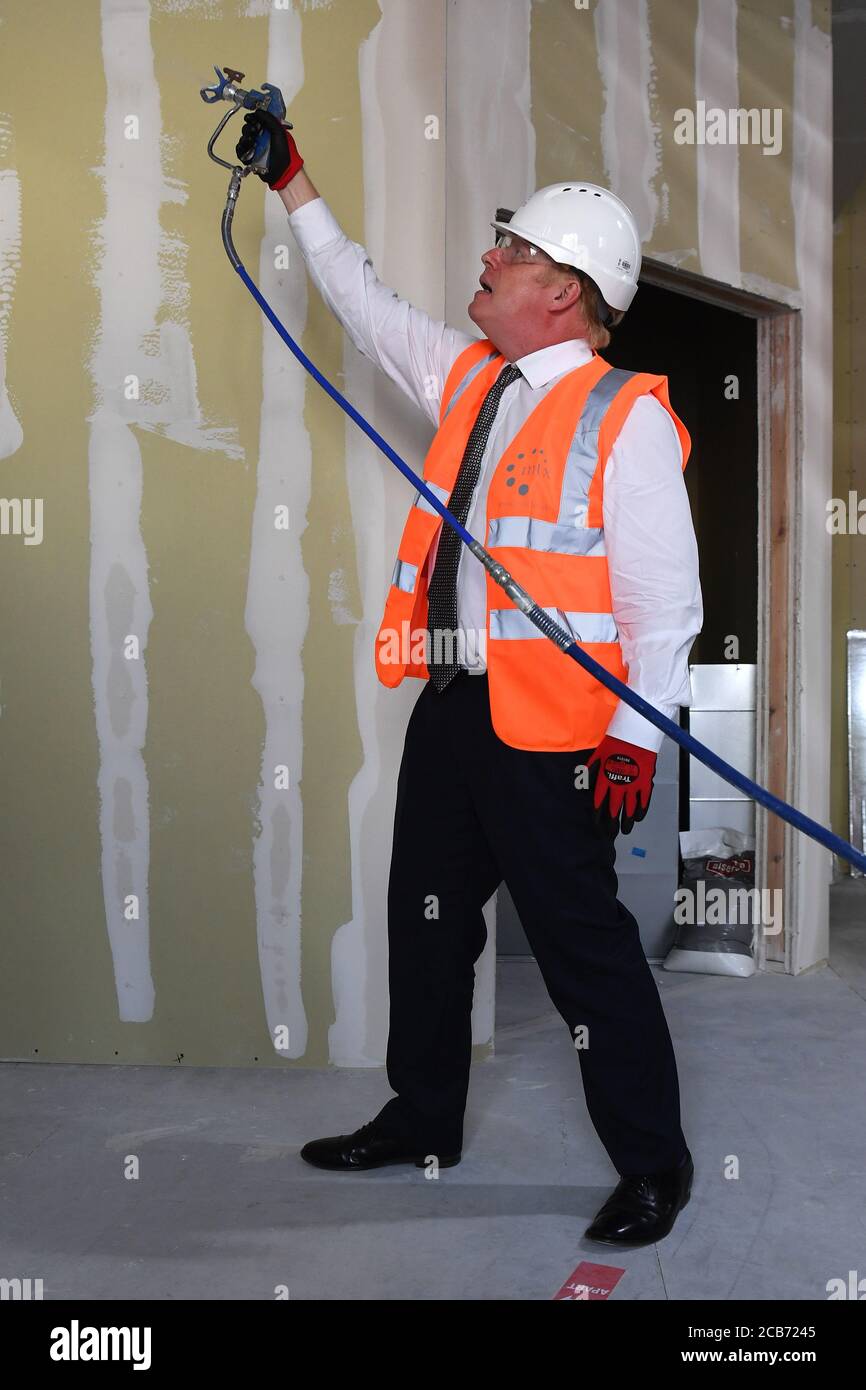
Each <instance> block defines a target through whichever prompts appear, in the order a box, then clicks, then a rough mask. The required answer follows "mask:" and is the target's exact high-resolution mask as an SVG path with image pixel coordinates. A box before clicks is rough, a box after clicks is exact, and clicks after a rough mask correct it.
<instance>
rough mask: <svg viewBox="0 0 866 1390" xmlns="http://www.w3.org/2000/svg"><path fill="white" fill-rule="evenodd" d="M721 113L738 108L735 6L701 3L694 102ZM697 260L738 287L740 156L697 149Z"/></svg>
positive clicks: (729, 1) (723, 149) (714, 0)
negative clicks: (703, 102)
mask: <svg viewBox="0 0 866 1390" xmlns="http://www.w3.org/2000/svg"><path fill="white" fill-rule="evenodd" d="M699 99H700V100H703V101H705V102H706V104H707V107H708V108H709V107H711V106H716V107H720V108H721V109H722V110H723V111H730V110H734V109H736V108H737V107H738V106H739V104H740V96H739V73H738V67H737V0H700V6H699V10H698V23H697V28H696V29H695V100H696V101H697V100H699ZM695 158H696V166H697V183H698V254H699V256H700V263H701V273H702V274H703V275H708V276H710V277H711V278H712V279H713V280H723V281H724V282H725V283H726V284H729V285H739V284H740V150H739V146H738V145H736V144H735V143H731V144H729V145H703V144H699V145H698V146H697V147H696V150H695Z"/></svg>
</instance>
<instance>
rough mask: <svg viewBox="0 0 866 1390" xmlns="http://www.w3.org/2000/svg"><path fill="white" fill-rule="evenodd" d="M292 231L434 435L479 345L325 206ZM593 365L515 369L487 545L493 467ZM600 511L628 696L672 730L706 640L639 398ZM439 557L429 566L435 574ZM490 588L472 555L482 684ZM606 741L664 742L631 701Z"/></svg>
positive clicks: (655, 421)
mask: <svg viewBox="0 0 866 1390" xmlns="http://www.w3.org/2000/svg"><path fill="white" fill-rule="evenodd" d="M288 220H289V225H290V227H291V229H292V233H293V235H294V237H295V240H296V241H297V244H298V247H299V249H300V251H301V253H302V255H303V257H304V261H305V264H306V267H307V271H308V272H309V275H310V278H311V279H312V281H313V283H314V284H315V286H316V288H317V289H318V291H319V293H320V294H321V296H322V298H323V299H324V301H325V303H326V304H327V305H328V307H329V309H331V311H332V312H333V313H334V314H335V315H336V317H337V319H338V320H339V321H340V323H341V324H342V325H343V327H344V329H345V330H346V332H347V333H348V335H349V337H350V338H351V340H352V342H353V343H354V344H355V347H356V348H357V349H358V351H359V352H361V353H363V355H364V356H365V357H367V358H369V359H370V361H371V362H374V363H375V364H376V366H377V367H380V368H381V369H382V371H384V372H385V373H386V375H387V376H389V377H390V378H391V380H392V381H395V382H396V383H397V385H398V386H400V387H401V388H402V390H403V391H405V392H406V394H407V395H408V396H409V397H410V398H411V399H412V400H413V401H414V402H415V403H416V405H417V406H418V407H419V409H421V410H423V411H424V413H425V414H426V415H428V416H429V418H430V420H431V421H432V422H433V424H435V425H436V426H437V427H438V424H439V403H440V400H441V398H442V391H443V389H444V386H445V381H446V379H447V377H448V373H449V371H450V369H451V367H452V365H453V363H454V361H455V360H456V358H457V357H458V356H459V355H460V353H461V352H463V351H464V349H465V348H467V347H469V345H470V344H471V343H473V342H477V341H478V338H473V337H470V336H469V335H468V334H466V333H461V332H459V331H458V330H457V329H454V328H449V327H448V325H447V324H445V323H442V322H441V321H438V320H435V319H432V318H431V317H430V315H429V314H426V313H425V312H424V311H423V310H422V309H417V308H415V307H414V306H413V305H412V304H409V303H408V302H407V301H406V300H405V299H400V298H398V296H397V294H396V292H395V291H394V290H391V289H389V288H388V287H387V286H386V285H383V284H382V282H381V281H380V280H379V278H378V276H377V275H376V272H375V270H374V269H373V265H372V262H371V260H370V257H369V255H368V254H367V252H366V250H365V249H364V247H363V246H360V245H359V244H358V243H357V242H354V241H350V239H349V238H348V237H347V236H346V234H345V233H344V232H343V230H342V228H341V227H340V225H339V223H338V222H337V220H336V218H335V217H334V215H333V213H332V211H331V209H330V208H329V207H328V205H327V203H326V202H325V200H324V198H314V199H313V200H312V202H309V203H305V204H304V205H303V207H300V208H298V209H297V210H296V211H295V212H292V213H289V214H288ZM479 336H480V335H479ZM591 357H592V351H591V349H590V347H589V345H588V344H587V343H586V342H585V341H584V340H583V339H579V338H573V339H571V340H569V341H568V342H564V343H556V344H554V345H553V346H551V347H546V348H539V350H538V351H537V352H530V353H527V355H526V356H525V357H521V358H518V359H517V361H516V362H515V366H516V367H518V368H519V369H520V371H521V373H522V376H521V378H520V379H519V380H517V381H515V382H512V384H511V385H510V386H507V387H506V389H505V391H504V392H503V395H502V399H501V401H500V404H499V409H498V411H497V415H496V419H495V420H494V423H493V428H492V429H491V431H490V437H489V439H488V441H487V445H486V447H485V451H484V455H483V457H482V462H481V474H480V476H479V479H478V483H477V485H476V489H475V492H474V494H473V497H472V501H471V503H470V508H469V515H468V517H467V521H466V529H467V530H468V531H469V532H470V533H471V534H472V535H474V536H475V537H476V538H477V539H478V540H480V541H481V542H482V544H484V542H485V540H486V534H485V518H486V505H487V488H488V486H489V482H490V477H491V474H492V472H493V468H494V465H495V462H496V460H498V459H499V457H500V456H501V454H502V453H503V451H504V449H505V448H506V447H507V445H508V444H509V442H510V441H511V440H512V439H513V438H514V436H515V434H516V433H517V431H518V430H519V429H520V428H521V427H522V425H523V424H524V423H525V421H526V419H527V417H528V416H529V414H530V413H531V412H532V411H533V410H534V409H535V407H536V406H537V405H538V403H539V402H540V401H541V400H542V399H543V398H544V396H545V395H546V393H547V392H548V391H549V390H550V388H551V387H552V386H553V385H554V384H555V383H556V382H557V381H559V380H560V379H561V377H562V375H563V373H565V372H568V371H571V370H573V369H574V368H575V367H579V366H580V365H581V364H582V363H584V362H588V361H589V360H590V358H591ZM417 471H418V472H420V467H419V468H418V470H417ZM603 498H604V502H603V522H604V539H605V546H606V550H607V561H608V568H609V571H610V589H611V598H612V608H613V615H614V619H615V621H616V625H617V628H618V629H619V641H620V645H621V647H622V655H623V661H624V662H625V664H626V665H627V667H628V681H627V683H628V685H629V687H630V688H631V689H632V690H634V691H636V692H637V694H639V695H641V696H643V698H644V699H645V700H647V701H649V702H650V704H652V705H655V707H656V708H657V709H659V710H661V712H662V713H663V714H666V715H668V717H669V718H673V719H675V718H676V711H677V707H678V706H679V705H688V704H690V703H691V688H690V683H689V670H688V656H689V652H690V650H691V646H692V643H693V641H694V639H695V636H696V635H697V633H698V632H700V630H701V626H702V623H703V605H702V601H701V590H700V581H699V576H698V552H697V542H696V540H695V532H694V526H693V524H692V516H691V509H690V507H689V500H688V494H687V492H686V486H685V481H684V478H683V468H682V451H681V449H680V443H679V438H678V436H677V432H676V430H675V428H674V425H673V421H672V420H671V418H670V416H669V414H668V412H667V411H666V410H665V408H664V406H663V405H661V403H660V402H659V401H657V400H656V399H655V397H654V396H642V397H639V399H638V400H637V401H636V402H635V403H634V405H633V406H632V408H631V410H630V411H629V414H628V416H627V417H626V420H625V423H624V425H623V427H622V429H621V430H620V433H619V436H618V438H617V440H616V442H615V444H614V445H613V448H612V449H611V453H610V458H609V459H608V463H607V468H606V470H605V475H604V489H603ZM444 524H445V523H444V522H443V525H444ZM437 544H438V541H437V542H434V547H433V548H431V553H430V556H429V557H428V568H429V572H430V573H432V566H433V564H434V563H435V547H436V545H437ZM485 580H486V574H485V570H484V568H483V566H482V565H481V564H480V563H479V562H478V561H477V560H476V559H475V557H474V555H472V554H471V552H470V551H468V550H467V549H466V547H464V548H463V551H462V554H461V557H460V566H459V569H458V574H457V617H458V626H459V627H460V628H461V629H463V630H464V631H465V632H467V633H468V634H470V636H468V637H467V640H466V643H465V653H466V657H465V662H464V664H466V665H469V666H472V667H474V668H475V669H476V670H483V669H484V660H485V653H484V650H483V645H482V646H480V647H479V644H478V643H477V642H476V641H474V640H473V639H472V637H471V634H472V633H477V632H479V631H483V629H484V627H485V621H486V603H487V594H486V582H485ZM540 640H542V641H543V640H545V639H543V638H542V639H540ZM607 732H608V734H610V735H611V736H612V737H614V738H619V739H624V740H625V741H626V742H628V743H634V744H637V745H639V746H640V747H643V748H649V749H652V750H653V752H657V751H658V749H659V748H660V747H661V744H662V740H663V738H664V735H663V734H662V733H661V731H660V730H658V729H656V727H655V725H654V724H650V722H649V721H648V720H647V719H644V717H643V715H641V714H638V713H637V711H636V710H632V709H630V708H629V706H628V705H626V704H625V703H624V702H623V701H622V700H620V701H619V703H618V704H617V707H616V709H615V711H614V714H613V717H612V719H611V721H610V724H609V725H608V729H607Z"/></svg>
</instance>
